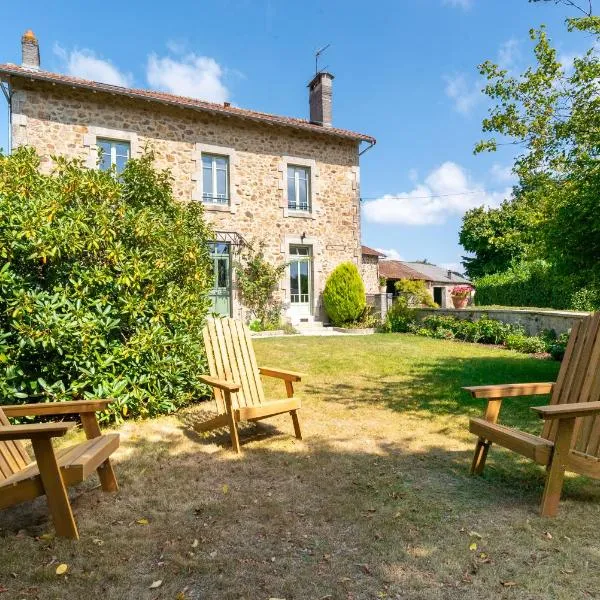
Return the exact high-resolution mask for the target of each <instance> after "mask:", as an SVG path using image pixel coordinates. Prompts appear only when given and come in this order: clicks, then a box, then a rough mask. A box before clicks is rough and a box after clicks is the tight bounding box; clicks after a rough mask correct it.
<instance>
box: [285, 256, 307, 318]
mask: <svg viewBox="0 0 600 600" xmlns="http://www.w3.org/2000/svg"><path fill="white" fill-rule="evenodd" d="M312 295H313V292H312V248H311V246H290V312H291V316H292V318H293V319H297V320H300V319H302V318H307V317H309V316H310V315H311V314H312Z"/></svg>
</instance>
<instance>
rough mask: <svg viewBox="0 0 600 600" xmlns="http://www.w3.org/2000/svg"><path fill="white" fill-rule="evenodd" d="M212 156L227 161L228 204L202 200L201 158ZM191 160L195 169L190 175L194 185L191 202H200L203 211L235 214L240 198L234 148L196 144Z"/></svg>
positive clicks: (202, 173)
mask: <svg viewBox="0 0 600 600" xmlns="http://www.w3.org/2000/svg"><path fill="white" fill-rule="evenodd" d="M207 154H209V155H213V156H219V157H222V158H226V159H227V161H228V177H227V196H228V202H227V203H226V204H221V203H217V202H207V201H206V200H205V199H204V193H203V192H204V190H203V189H202V187H203V181H204V178H203V176H204V171H203V168H204V167H203V163H202V156H203V155H207ZM192 160H193V161H194V162H195V164H196V167H195V169H194V171H193V173H192V181H194V182H195V185H194V186H193V188H192V200H193V201H195V202H202V204H203V205H204V210H205V211H217V212H218V211H221V212H230V213H235V212H237V210H238V208H239V204H240V197H239V194H238V186H237V166H238V156H237V153H236V151H235V149H234V148H228V147H226V146H215V145H213V144H204V143H202V142H196V144H195V147H194V152H193V154H192Z"/></svg>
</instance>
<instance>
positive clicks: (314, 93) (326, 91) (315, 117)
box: [308, 71, 333, 127]
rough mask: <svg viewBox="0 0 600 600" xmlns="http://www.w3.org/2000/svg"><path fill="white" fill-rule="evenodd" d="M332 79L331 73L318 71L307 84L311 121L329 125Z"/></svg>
mask: <svg viewBox="0 0 600 600" xmlns="http://www.w3.org/2000/svg"><path fill="white" fill-rule="evenodd" d="M332 81H333V75H332V74H331V73H327V72H326V71H320V72H319V73H317V74H316V75H315V76H314V78H313V80H312V81H311V82H310V83H309V84H308V90H309V91H308V99H309V103H310V122H311V123H315V124H316V125H323V127H331V99H332V95H333V91H332Z"/></svg>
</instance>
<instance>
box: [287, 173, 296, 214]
mask: <svg viewBox="0 0 600 600" xmlns="http://www.w3.org/2000/svg"><path fill="white" fill-rule="evenodd" d="M288 208H296V184H295V180H294V177H288Z"/></svg>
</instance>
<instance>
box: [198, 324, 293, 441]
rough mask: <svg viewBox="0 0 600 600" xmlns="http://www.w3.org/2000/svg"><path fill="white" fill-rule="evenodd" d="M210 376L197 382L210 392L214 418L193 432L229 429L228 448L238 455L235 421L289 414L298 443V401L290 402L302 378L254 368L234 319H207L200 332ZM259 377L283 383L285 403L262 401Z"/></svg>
mask: <svg viewBox="0 0 600 600" xmlns="http://www.w3.org/2000/svg"><path fill="white" fill-rule="evenodd" d="M203 336H204V345H205V347H206V356H207V359H208V368H209V372H210V376H203V377H201V380H202V381H203V382H204V383H206V384H208V385H210V386H211V387H212V388H213V391H214V397H215V403H216V405H217V413H218V414H217V416H216V417H214V418H212V419H210V420H209V421H205V422H203V423H198V424H197V425H195V426H194V429H195V430H196V431H210V430H211V429H217V428H220V427H226V426H229V430H230V435H231V444H232V446H233V449H234V450H235V451H236V452H240V440H239V436H238V430H237V423H238V421H259V420H261V419H266V418H268V417H273V416H275V415H279V414H282V413H286V412H289V413H290V415H291V417H292V421H293V423H294V432H295V434H296V437H297V438H298V439H299V440H301V439H302V433H301V431H300V421H299V419H298V410H299V409H300V407H301V402H300V399H298V398H294V397H293V396H294V382H295V381H300V379H301V377H302V375H301V374H300V373H295V372H293V371H282V370H281V369H274V368H271V367H258V366H257V365H256V357H255V356H254V348H253V347H252V339H251V338H250V332H249V331H248V328H247V327H246V326H245V325H244V324H243V323H241V322H240V321H236V320H234V319H229V318H222V319H207V323H206V326H205V327H204V330H203ZM260 375H265V376H267V377H276V378H278V379H282V380H283V381H285V389H286V394H287V399H285V400H270V401H266V400H265V394H264V392H263V387H262V382H261V379H260Z"/></svg>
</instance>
